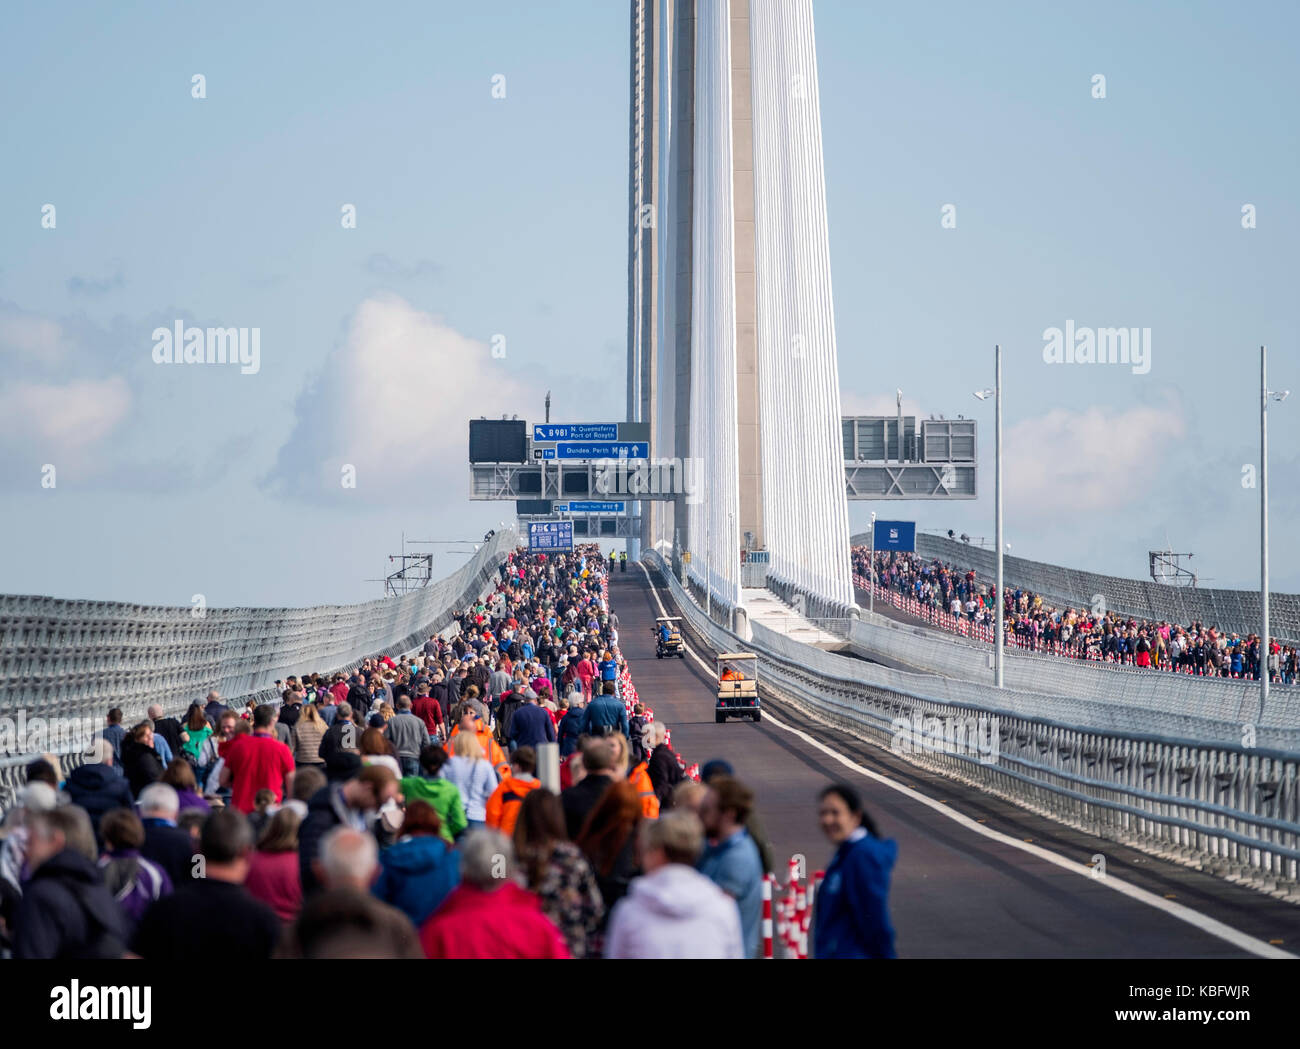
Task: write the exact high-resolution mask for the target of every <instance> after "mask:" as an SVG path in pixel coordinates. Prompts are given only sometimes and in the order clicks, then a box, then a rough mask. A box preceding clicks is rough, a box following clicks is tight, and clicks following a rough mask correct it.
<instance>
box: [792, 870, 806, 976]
mask: <svg viewBox="0 0 1300 1049" xmlns="http://www.w3.org/2000/svg"><path fill="white" fill-rule="evenodd" d="M807 903H809V898H807V890H806V888H805V885H803V883H800V884H798V887H797V888H796V890H794V957H796V958H807V957H809V906H807Z"/></svg>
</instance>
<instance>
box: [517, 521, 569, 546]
mask: <svg viewBox="0 0 1300 1049" xmlns="http://www.w3.org/2000/svg"><path fill="white" fill-rule="evenodd" d="M528 549H529V550H572V549H573V522H572V521H529V522H528Z"/></svg>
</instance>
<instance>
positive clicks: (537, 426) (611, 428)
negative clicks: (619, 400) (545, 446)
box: [533, 423, 618, 442]
mask: <svg viewBox="0 0 1300 1049" xmlns="http://www.w3.org/2000/svg"><path fill="white" fill-rule="evenodd" d="M533 440H534V441H539V442H540V441H617V440H618V423H534V424H533Z"/></svg>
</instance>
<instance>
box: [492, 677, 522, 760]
mask: <svg viewBox="0 0 1300 1049" xmlns="http://www.w3.org/2000/svg"><path fill="white" fill-rule="evenodd" d="M523 705H524V697H523V695H522V694H521V693H519V692H517V691H514V690H511V691H509V692H504V693H502V695H501V704H500V709H499V711H498V713H497V722H496V730H495V732H494V735H495V737H496V741H497V742H498V743H500V744H501V745H502V746H503V747H506V748H507V750H514V744H512V743H511V741H510V723H511V722H512V721H514V717H515V713H516V712H517V711H518V710H519V708H520V707H522V706H523Z"/></svg>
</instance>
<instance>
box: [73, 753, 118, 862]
mask: <svg viewBox="0 0 1300 1049" xmlns="http://www.w3.org/2000/svg"><path fill="white" fill-rule="evenodd" d="M65 789H66V790H67V792H68V797H70V798H71V799H72V803H73V804H74V805H80V806H81V807H82V808H83V809H85V810H86V814H87V815H88V816H89V817H90V825H91V827H92V828H94V831H95V836H96V838H98V837H99V821H100V819H101V818H103V815H104V813H106V812H108V811H110V810H111V809H129V808H130V807H131V788H130V787H129V786H128V785H127V782H126V777H125V776H122V775H120V774H119V772H118V770H117V769H116V768H114V766H113V745H112V744H111V743H110V742H109V741H108V740H106V739H92V740H91V741H90V746H89V747H88V748H87V752H86V762H85V764H83V765H78V766H77V767H76V768H75V769H73V770H72V771H71V772H70V773H68V781H67V783H66V784H65Z"/></svg>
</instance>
